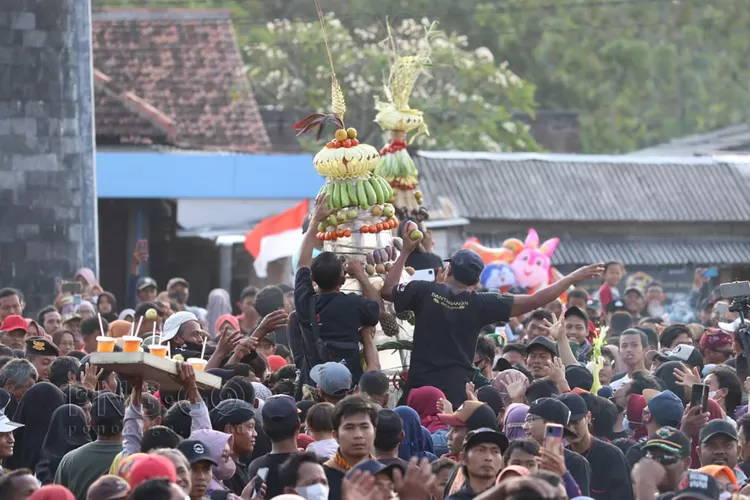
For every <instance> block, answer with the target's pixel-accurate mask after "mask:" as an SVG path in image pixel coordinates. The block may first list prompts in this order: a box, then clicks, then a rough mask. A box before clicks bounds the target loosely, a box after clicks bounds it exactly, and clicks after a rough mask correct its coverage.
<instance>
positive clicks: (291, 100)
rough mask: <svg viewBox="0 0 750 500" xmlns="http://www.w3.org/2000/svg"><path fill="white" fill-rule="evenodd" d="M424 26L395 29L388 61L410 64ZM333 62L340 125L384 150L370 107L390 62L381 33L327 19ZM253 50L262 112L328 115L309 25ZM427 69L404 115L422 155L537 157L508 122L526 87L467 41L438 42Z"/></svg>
mask: <svg viewBox="0 0 750 500" xmlns="http://www.w3.org/2000/svg"><path fill="white" fill-rule="evenodd" d="M429 25H430V22H429V21H428V20H426V19H422V20H421V21H416V20H413V19H407V20H403V21H402V22H400V23H398V25H396V26H394V27H393V40H394V41H395V52H397V53H399V54H401V55H409V54H412V53H414V52H415V51H417V50H419V49H420V48H421V47H423V46H424V44H426V43H427V41H426V39H425V30H426V29H427V27H428V26H429ZM326 29H327V32H328V37H329V42H330V47H331V51H332V53H333V62H334V65H335V71H336V75H337V78H338V80H339V82H340V83H341V85H342V87H343V89H344V93H345V97H346V100H347V108H348V111H347V114H346V117H345V120H346V123H347V125H351V126H355V127H356V128H357V129H358V130H359V134H360V138H362V139H363V140H364V141H366V142H369V143H371V144H374V145H380V144H382V142H383V139H382V137H381V132H380V129H379V128H378V127H377V125H375V123H374V122H373V119H374V117H375V111H374V99H375V97H381V98H382V92H383V83H384V80H385V79H386V78H387V75H388V67H389V63H390V57H391V55H392V54H393V52H394V51H393V50H392V49H391V46H390V44H389V42H388V40H386V38H387V35H386V31H385V30H384V28H383V26H382V25H379V24H372V25H370V26H367V27H365V28H354V29H348V28H347V27H345V26H344V25H343V24H342V23H341V22H340V21H339V20H338V19H337V18H336V17H335V16H334V15H328V16H327V18H326ZM254 35H255V38H256V39H257V40H261V41H259V42H257V43H254V44H250V45H248V46H247V47H246V56H247V57H246V59H247V64H248V68H249V70H248V71H249V75H250V77H251V80H252V83H253V88H254V90H255V93H256V98H257V99H258V100H259V101H260V102H261V103H265V104H274V105H281V106H284V107H286V108H291V109H299V110H310V111H320V112H326V111H328V110H329V109H330V74H331V72H330V69H329V62H328V57H327V55H326V51H325V43H324V39H323V32H322V30H321V28H320V25H319V24H318V23H316V22H305V21H289V20H277V21H274V22H269V23H268V25H267V26H266V27H265V29H262V30H257V32H256V33H254ZM431 45H432V54H431V58H432V65H431V67H430V68H429V71H428V74H427V75H425V76H423V77H422V78H420V80H419V81H418V82H417V85H416V86H415V89H414V92H413V94H412V98H411V100H410V106H411V107H412V108H416V109H420V110H422V111H424V112H425V115H426V116H425V117H426V120H427V124H428V126H429V128H430V131H431V135H430V136H429V137H421V138H419V139H418V141H419V144H420V145H421V146H422V147H425V148H433V149H434V148H442V149H458V150H471V149H479V150H487V151H527V150H534V149H536V145H535V143H534V141H533V140H532V139H531V138H530V136H529V134H528V130H527V127H526V126H524V125H523V124H521V123H518V122H516V121H514V120H513V117H512V114H513V112H524V113H530V114H531V113H533V109H534V100H533V96H534V86H533V85H530V84H529V83H527V82H525V81H523V80H522V79H520V78H519V77H518V76H517V75H516V74H515V73H513V72H512V71H511V70H510V69H509V68H508V66H507V64H505V63H498V62H497V61H496V60H495V57H494V55H493V54H492V52H491V51H490V50H489V49H487V48H485V47H480V48H476V49H474V50H471V49H470V48H469V47H468V41H467V39H466V37H464V36H461V35H456V34H450V35H445V36H442V37H438V38H437V39H435V40H434V41H433V43H432V44H431Z"/></svg>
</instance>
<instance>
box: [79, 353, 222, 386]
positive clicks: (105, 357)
mask: <svg viewBox="0 0 750 500" xmlns="http://www.w3.org/2000/svg"><path fill="white" fill-rule="evenodd" d="M89 362H90V363H91V364H92V365H96V366H99V367H102V368H107V369H109V370H112V371H115V372H117V373H120V374H122V375H125V376H130V377H141V378H142V379H143V380H144V381H146V382H153V383H156V384H158V385H159V387H160V388H164V389H167V390H178V389H180V388H181V387H182V384H181V383H180V381H179V380H178V379H177V363H176V362H175V361H172V360H171V359H163V358H159V357H156V356H154V355H153V354H148V353H146V352H94V353H91V354H90V355H89ZM195 381H196V382H197V384H198V387H199V388H201V389H221V378H220V377H217V376H216V375H211V374H210V373H204V372H200V371H197V370H196V372H195Z"/></svg>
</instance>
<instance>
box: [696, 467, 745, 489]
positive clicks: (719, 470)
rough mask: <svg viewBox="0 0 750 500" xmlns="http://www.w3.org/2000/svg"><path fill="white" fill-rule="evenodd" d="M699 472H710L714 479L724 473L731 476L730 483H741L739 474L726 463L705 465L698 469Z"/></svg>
mask: <svg viewBox="0 0 750 500" xmlns="http://www.w3.org/2000/svg"><path fill="white" fill-rule="evenodd" d="M698 472H703V473H704V474H708V475H709V476H711V477H712V478H714V479H716V478H718V477H721V475H722V474H724V475H726V476H727V477H728V478H729V482H730V483H732V484H733V485H735V486H736V485H738V484H739V481H738V480H737V474H735V473H734V471H733V470H732V469H730V468H729V467H727V466H726V465H704V466H703V467H701V468H700V469H698Z"/></svg>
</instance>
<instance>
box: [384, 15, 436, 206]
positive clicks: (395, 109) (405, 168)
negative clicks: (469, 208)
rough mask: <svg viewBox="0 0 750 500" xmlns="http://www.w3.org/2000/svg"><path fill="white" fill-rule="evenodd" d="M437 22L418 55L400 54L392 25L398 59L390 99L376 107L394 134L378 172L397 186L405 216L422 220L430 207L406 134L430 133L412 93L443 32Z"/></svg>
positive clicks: (387, 86) (387, 92) (396, 200)
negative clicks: (412, 103) (420, 186)
mask: <svg viewBox="0 0 750 500" xmlns="http://www.w3.org/2000/svg"><path fill="white" fill-rule="evenodd" d="M435 26H436V24H434V23H433V24H432V25H431V26H430V27H429V28H428V29H427V30H426V35H425V36H426V39H427V44H425V49H423V50H422V51H421V52H420V53H418V54H415V55H409V56H400V55H399V54H397V53H396V51H395V43H394V41H393V33H392V31H391V27H390V25H388V36H389V39H390V40H391V44H392V46H393V47H394V49H393V52H394V54H393V57H394V61H393V63H392V65H391V68H390V75H389V77H388V81H387V82H386V83H385V85H384V89H383V93H384V95H385V98H386V101H385V102H383V101H380V100H379V99H377V98H376V100H375V109H376V110H377V111H378V114H377V116H376V117H375V122H377V124H378V125H380V128H382V129H383V130H387V131H389V132H390V136H391V142H390V144H387V145H386V146H385V147H383V149H381V150H380V162H379V164H378V167H377V169H376V170H375V173H376V174H377V175H379V176H381V177H383V178H385V179H386V180H387V181H388V182H389V183H390V185H391V187H393V189H394V190H395V193H394V205H396V210H397V212H398V215H399V217H400V218H402V219H404V218H415V219H417V220H418V221H421V220H425V219H427V218H428V214H427V210H426V209H425V208H424V207H420V206H421V205H422V193H421V192H420V191H415V189H416V187H417V183H418V175H419V172H418V171H417V168H416V166H415V165H414V160H412V158H411V156H409V153H408V151H407V142H406V138H407V135H408V134H409V133H410V132H415V134H414V135H413V136H412V138H411V141H413V140H414V139H415V138H416V137H419V136H420V135H422V134H427V135H429V130H428V128H427V124H426V123H425V121H424V115H423V113H422V111H420V110H418V109H411V108H410V107H409V97H410V96H411V93H412V91H413V90H414V85H415V84H416V82H417V78H419V76H420V75H422V74H424V73H425V72H426V71H425V68H426V67H427V66H429V64H430V62H431V60H430V44H431V42H432V40H433V39H434V38H435V37H436V36H438V35H439V32H437V31H436V30H435ZM411 141H410V142H411Z"/></svg>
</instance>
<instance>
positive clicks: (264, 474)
mask: <svg viewBox="0 0 750 500" xmlns="http://www.w3.org/2000/svg"><path fill="white" fill-rule="evenodd" d="M256 477H257V478H258V479H257V480H256V481H255V487H254V488H253V496H257V495H258V493H260V489H261V488H262V487H263V485H264V484H266V480H267V479H268V467H263V468H262V469H258V475H257V476H256Z"/></svg>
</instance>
